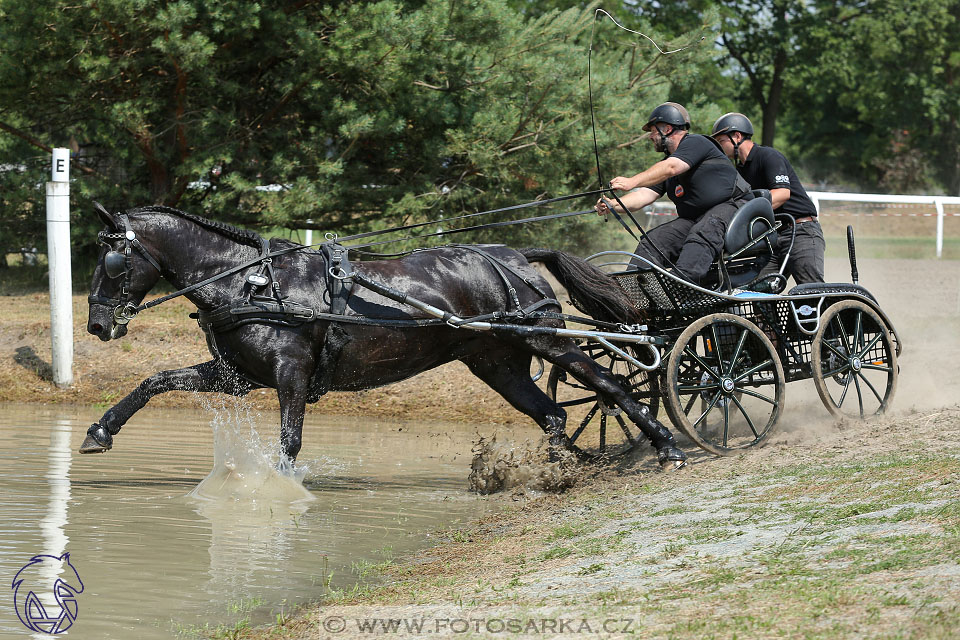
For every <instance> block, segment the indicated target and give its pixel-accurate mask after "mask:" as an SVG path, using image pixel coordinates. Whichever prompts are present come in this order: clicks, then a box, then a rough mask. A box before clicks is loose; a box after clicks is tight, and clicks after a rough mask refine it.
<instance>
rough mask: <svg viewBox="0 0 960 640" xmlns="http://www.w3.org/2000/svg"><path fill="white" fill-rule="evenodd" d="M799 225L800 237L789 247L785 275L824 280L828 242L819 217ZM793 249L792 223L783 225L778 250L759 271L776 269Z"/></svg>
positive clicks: (766, 272)
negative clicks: (825, 251) (824, 259)
mask: <svg viewBox="0 0 960 640" xmlns="http://www.w3.org/2000/svg"><path fill="white" fill-rule="evenodd" d="M795 226H796V227H797V237H796V240H794V242H793V250H792V251H790V260H789V261H788V262H787V268H786V269H784V270H783V275H784V276H786V277H788V278H789V277H790V276H793V279H794V280H795V281H796V283H797V284H804V283H807V282H823V252H824V249H825V248H826V242H825V241H824V239H823V229H821V228H820V223H819V222H818V221H817V220H809V221H807V222H800V223H798V224H796V225H795ZM789 249H790V227H789V226H787V227H784V228H783V229H781V230H780V233H779V234H778V236H777V252H776V255H775V256H774V257H773V260H771V261H770V262H768V263H767V266H765V267H764V268H763V271H761V272H760V275H762V276H765V275H769V274H771V273H776V272H778V271H779V270H780V265H782V264H783V259H784V258H785V257H786V255H787V251H788V250H789Z"/></svg>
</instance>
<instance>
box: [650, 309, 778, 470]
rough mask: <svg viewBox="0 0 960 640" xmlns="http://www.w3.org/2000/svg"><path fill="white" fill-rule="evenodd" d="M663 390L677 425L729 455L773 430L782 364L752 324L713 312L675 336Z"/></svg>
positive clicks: (712, 449)
mask: <svg viewBox="0 0 960 640" xmlns="http://www.w3.org/2000/svg"><path fill="white" fill-rule="evenodd" d="M664 394H665V397H666V403H665V404H666V410H667V414H668V415H669V416H670V419H671V420H672V421H673V424H674V426H676V427H677V429H679V430H680V431H682V432H683V433H684V434H686V435H687V437H689V438H690V439H691V440H693V441H694V442H696V443H697V444H698V445H700V447H702V448H704V449H706V450H707V451H709V452H711V453H715V454H717V455H730V454H733V453H735V452H736V451H738V450H740V449H746V448H747V447H753V446H756V445H758V444H760V443H761V442H763V441H764V440H765V439H766V438H767V437H768V436H769V435H770V434H771V433H772V432H773V430H774V427H775V425H776V423H777V419H778V418H779V417H780V411H781V410H782V408H783V396H784V375H783V365H782V364H781V363H780V358H779V357H778V356H777V351H776V349H775V348H774V346H773V343H771V342H770V339H769V338H767V336H766V335H765V334H764V333H763V331H761V330H760V329H759V328H758V327H757V325H755V324H753V323H752V322H750V321H749V320H746V319H744V318H741V317H739V316H735V315H731V314H729V313H715V314H713V315H709V316H706V317H704V318H700V319H699V320H697V321H696V322H694V323H693V324H691V325H690V326H688V327H687V328H686V329H685V330H684V332H683V333H681V334H680V337H679V338H677V341H676V343H675V344H674V346H673V350H672V351H671V352H670V357H669V359H668V360H667V371H666V374H665V376H664Z"/></svg>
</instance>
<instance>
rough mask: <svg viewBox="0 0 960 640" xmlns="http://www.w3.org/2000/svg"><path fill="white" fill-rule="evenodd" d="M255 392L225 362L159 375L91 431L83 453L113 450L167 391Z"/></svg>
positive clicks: (82, 448) (143, 385) (85, 441)
mask: <svg viewBox="0 0 960 640" xmlns="http://www.w3.org/2000/svg"><path fill="white" fill-rule="evenodd" d="M251 389H253V385H251V384H249V383H248V382H246V381H245V380H243V379H242V378H240V377H239V376H237V375H236V373H235V372H234V371H233V370H232V369H231V368H230V367H228V366H227V365H226V364H225V363H224V362H223V361H222V360H211V361H210V362H204V363H202V364H197V365H194V366H192V367H186V368H184V369H174V370H172V371H161V372H160V373H155V374H153V375H152V376H150V377H149V378H147V379H146V380H144V381H143V382H141V383H140V384H139V386H137V388H136V389H134V390H133V392H132V393H130V394H129V395H127V397H125V398H124V399H123V400H121V401H120V402H118V403H117V404H115V405H114V406H112V407H111V408H110V409H108V410H107V412H106V413H104V414H103V417H102V418H100V420H99V421H98V422H96V423H94V424H93V425H91V426H90V428H89V429H87V437H86V438H84V440H83V444H82V445H80V453H103V452H104V451H107V450H109V449H111V448H112V447H113V436H115V435H117V433H118V432H119V431H120V428H121V427H122V426H123V425H125V424H126V423H127V421H128V420H129V419H130V418H131V417H133V414H135V413H136V412H137V411H139V410H140V409H142V408H143V407H144V405H146V404H147V402H148V401H149V400H150V398H152V397H153V396H155V395H158V394H161V393H166V392H167V391H205V392H206V391H219V392H221V393H228V394H230V395H234V396H242V395H245V394H247V393H249V392H250V390H251Z"/></svg>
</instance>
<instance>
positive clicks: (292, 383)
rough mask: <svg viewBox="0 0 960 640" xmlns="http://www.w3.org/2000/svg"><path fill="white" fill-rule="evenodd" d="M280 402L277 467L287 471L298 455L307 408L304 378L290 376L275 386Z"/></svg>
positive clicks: (305, 381)
mask: <svg viewBox="0 0 960 640" xmlns="http://www.w3.org/2000/svg"><path fill="white" fill-rule="evenodd" d="M277 399H278V400H279V401H280V449H281V453H282V457H281V459H280V462H279V465H278V466H279V467H280V469H282V470H289V469H291V468H292V467H293V463H294V462H295V461H296V459H297V454H298V453H300V446H301V438H302V435H303V414H304V412H305V411H306V407H307V380H306V377H305V376H291V377H290V378H288V379H284V380H283V382H282V383H280V384H278V385H277Z"/></svg>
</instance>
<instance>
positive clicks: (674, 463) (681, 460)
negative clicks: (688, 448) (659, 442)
mask: <svg viewBox="0 0 960 640" xmlns="http://www.w3.org/2000/svg"><path fill="white" fill-rule="evenodd" d="M657 461H658V462H659V463H660V468H661V469H663V470H664V471H676V470H678V469H682V468H684V467H685V466H687V454H685V453H684V452H683V451H681V450H680V449H678V448H676V447H671V446H666V447H663V448H662V449H660V450H659V451H657Z"/></svg>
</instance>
